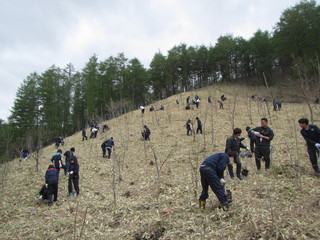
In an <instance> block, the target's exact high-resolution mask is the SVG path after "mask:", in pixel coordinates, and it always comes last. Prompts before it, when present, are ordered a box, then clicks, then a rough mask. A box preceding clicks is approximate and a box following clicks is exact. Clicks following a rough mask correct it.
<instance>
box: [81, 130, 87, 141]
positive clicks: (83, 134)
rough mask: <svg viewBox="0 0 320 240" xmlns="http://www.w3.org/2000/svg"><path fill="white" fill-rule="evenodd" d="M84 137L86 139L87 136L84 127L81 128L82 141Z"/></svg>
mask: <svg viewBox="0 0 320 240" xmlns="http://www.w3.org/2000/svg"><path fill="white" fill-rule="evenodd" d="M84 139H86V140H88V137H87V133H86V129H85V128H84V129H82V141H84Z"/></svg>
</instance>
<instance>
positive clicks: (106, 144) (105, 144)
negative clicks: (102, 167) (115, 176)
mask: <svg viewBox="0 0 320 240" xmlns="http://www.w3.org/2000/svg"><path fill="white" fill-rule="evenodd" d="M113 146H114V141H113V137H111V138H110V139H108V140H106V141H104V142H103V143H102V144H101V148H102V152H103V157H104V158H106V157H107V156H106V151H107V150H108V159H110V157H111V152H112V147H113Z"/></svg>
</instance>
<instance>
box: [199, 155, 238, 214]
mask: <svg viewBox="0 0 320 240" xmlns="http://www.w3.org/2000/svg"><path fill="white" fill-rule="evenodd" d="M232 162H233V157H229V156H228V155H227V154H225V153H216V154H213V155H211V156H210V157H208V158H206V159H205V160H204V161H203V163H202V164H201V166H200V169H199V170H200V175H201V186H202V192H201V195H200V197H199V207H200V209H201V210H205V205H206V200H207V198H208V197H209V194H208V189H209V186H210V188H211V190H212V191H213V192H214V194H215V195H216V196H217V198H218V199H219V202H220V204H221V206H222V209H223V210H224V211H227V210H228V208H229V203H230V202H231V199H228V197H227V195H226V194H225V188H224V184H225V180H224V178H223V172H224V170H225V169H226V166H227V164H228V163H232Z"/></svg>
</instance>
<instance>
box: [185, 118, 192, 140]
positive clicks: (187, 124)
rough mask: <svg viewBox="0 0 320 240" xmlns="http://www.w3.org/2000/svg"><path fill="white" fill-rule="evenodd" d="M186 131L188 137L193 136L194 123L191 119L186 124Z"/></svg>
mask: <svg viewBox="0 0 320 240" xmlns="http://www.w3.org/2000/svg"><path fill="white" fill-rule="evenodd" d="M186 129H187V136H189V133H190V135H192V123H191V119H188V121H187V123H186Z"/></svg>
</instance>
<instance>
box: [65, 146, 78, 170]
mask: <svg viewBox="0 0 320 240" xmlns="http://www.w3.org/2000/svg"><path fill="white" fill-rule="evenodd" d="M75 151H76V150H75V148H74V147H72V148H70V150H68V151H66V152H65V153H64V154H63V155H64V156H65V162H66V165H65V166H66V167H65V169H64V173H65V175H68V172H69V166H70V162H71V159H72V157H73V154H74V152H75Z"/></svg>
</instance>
